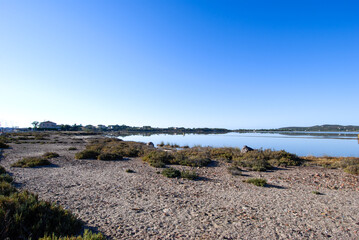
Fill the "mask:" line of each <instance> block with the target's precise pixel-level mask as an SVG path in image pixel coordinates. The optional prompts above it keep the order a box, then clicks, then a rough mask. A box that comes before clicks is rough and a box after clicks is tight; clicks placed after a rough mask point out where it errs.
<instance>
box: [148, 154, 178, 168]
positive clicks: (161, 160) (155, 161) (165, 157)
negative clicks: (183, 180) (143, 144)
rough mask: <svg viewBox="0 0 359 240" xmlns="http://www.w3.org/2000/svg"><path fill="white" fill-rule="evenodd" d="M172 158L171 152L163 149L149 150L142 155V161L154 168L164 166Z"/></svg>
mask: <svg viewBox="0 0 359 240" xmlns="http://www.w3.org/2000/svg"><path fill="white" fill-rule="evenodd" d="M173 159H174V156H173V154H171V153H168V152H164V151H151V152H148V153H147V154H146V155H145V156H144V157H142V160H143V161H145V162H148V163H149V164H150V165H151V166H152V167H155V168H164V167H165V166H166V164H170V163H171V162H172V161H173Z"/></svg>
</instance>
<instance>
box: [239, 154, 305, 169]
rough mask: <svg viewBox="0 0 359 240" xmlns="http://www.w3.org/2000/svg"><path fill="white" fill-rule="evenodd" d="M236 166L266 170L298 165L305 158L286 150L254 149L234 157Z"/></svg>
mask: <svg viewBox="0 0 359 240" xmlns="http://www.w3.org/2000/svg"><path fill="white" fill-rule="evenodd" d="M233 162H234V166H240V167H243V168H246V169H248V170H252V171H266V170H268V169H272V168H273V167H287V166H298V165H300V164H302V162H303V160H302V159H300V158H299V157H297V156H296V155H295V154H291V153H288V152H286V151H284V150H281V151H272V150H270V149H266V150H254V151H249V152H246V153H243V154H241V155H240V156H239V157H236V158H234V159H233Z"/></svg>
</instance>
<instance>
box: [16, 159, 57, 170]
mask: <svg viewBox="0 0 359 240" xmlns="http://www.w3.org/2000/svg"><path fill="white" fill-rule="evenodd" d="M47 165H51V162H50V161H49V160H47V159H46V158H43V157H26V158H23V159H22V160H20V161H18V162H16V163H14V164H12V165H11V166H12V167H21V168H31V167H37V166H47Z"/></svg>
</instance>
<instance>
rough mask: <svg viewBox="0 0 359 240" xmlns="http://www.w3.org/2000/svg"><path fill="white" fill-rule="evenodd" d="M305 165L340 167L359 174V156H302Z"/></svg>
mask: <svg viewBox="0 0 359 240" xmlns="http://www.w3.org/2000/svg"><path fill="white" fill-rule="evenodd" d="M304 159H305V160H306V165H315V166H322V167H325V168H341V169H343V171H344V172H346V173H349V174H353V175H359V158H355V157H313V156H310V157H304Z"/></svg>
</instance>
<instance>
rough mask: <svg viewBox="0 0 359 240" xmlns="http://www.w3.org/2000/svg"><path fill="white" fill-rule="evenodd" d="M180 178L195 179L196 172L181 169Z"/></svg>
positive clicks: (196, 176)
mask: <svg viewBox="0 0 359 240" xmlns="http://www.w3.org/2000/svg"><path fill="white" fill-rule="evenodd" d="M181 178H186V179H189V180H196V179H197V178H198V174H197V173H196V172H195V171H182V172H181Z"/></svg>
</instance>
